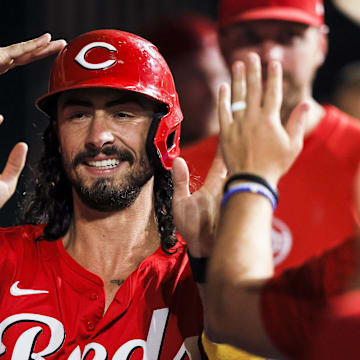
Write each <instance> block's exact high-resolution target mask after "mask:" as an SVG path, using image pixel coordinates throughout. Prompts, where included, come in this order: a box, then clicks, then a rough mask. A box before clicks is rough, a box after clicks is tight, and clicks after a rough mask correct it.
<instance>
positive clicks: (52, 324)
mask: <svg viewBox="0 0 360 360" xmlns="http://www.w3.org/2000/svg"><path fill="white" fill-rule="evenodd" d="M19 322H37V323H41V324H45V325H47V326H48V327H49V328H50V332H51V337H50V341H49V344H48V346H47V347H46V348H45V349H44V350H42V351H40V352H39V353H32V350H33V349H34V347H35V342H36V339H37V336H38V334H39V333H40V332H41V331H42V329H41V327H40V326H35V327H33V328H31V329H29V330H27V331H25V332H24V333H23V334H22V335H21V336H19V338H18V340H17V341H16V344H15V347H14V350H13V356H12V357H11V358H12V359H33V360H44V356H47V355H50V354H53V353H55V352H56V351H58V350H59V349H60V348H61V346H62V344H63V343H64V340H65V330H64V327H63V325H62V323H61V322H60V321H58V320H56V319H54V318H52V317H49V316H44V315H38V314H17V315H12V316H9V317H8V318H6V319H5V320H4V321H2V322H1V324H0V355H2V354H4V353H5V351H6V347H5V345H4V344H3V342H2V339H3V334H4V332H5V331H6V330H7V329H8V328H9V327H10V326H13V325H15V324H17V323H19Z"/></svg>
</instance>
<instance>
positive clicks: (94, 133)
mask: <svg viewBox="0 0 360 360" xmlns="http://www.w3.org/2000/svg"><path fill="white" fill-rule="evenodd" d="M113 143H114V135H113V132H112V130H111V128H110V127H109V124H108V122H107V119H106V115H105V114H104V112H103V111H96V112H95V114H94V117H93V119H92V120H91V123H90V127H89V130H88V134H87V139H86V146H87V147H93V148H97V149H102V148H103V147H104V146H105V145H111V144H113Z"/></svg>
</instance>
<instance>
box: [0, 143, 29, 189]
mask: <svg viewBox="0 0 360 360" xmlns="http://www.w3.org/2000/svg"><path fill="white" fill-rule="evenodd" d="M27 150H28V146H27V144H25V143H23V142H20V143H18V144H16V145H15V146H14V148H13V149H12V150H11V152H10V155H9V158H8V161H7V163H6V166H5V169H4V171H3V173H2V174H1V179H2V180H3V181H5V182H7V183H8V184H10V185H11V183H14V182H15V184H16V183H17V180H18V178H19V176H20V173H21V171H22V169H23V168H24V165H25V160H26V154H27Z"/></svg>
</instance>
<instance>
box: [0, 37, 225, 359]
mask: <svg viewBox="0 0 360 360" xmlns="http://www.w3.org/2000/svg"><path fill="white" fill-rule="evenodd" d="M44 43H46V44H44ZM34 44H35V45H36V46H35V45H34ZM55 45H57V47H56V46H55ZM55 45H54V43H49V39H48V35H47V37H46V38H45V39H44V38H40V40H34V41H33V42H31V41H30V42H25V43H23V44H17V45H14V46H13V47H9V48H2V49H1V54H3V55H4V57H3V58H0V61H1V64H2V65H1V66H2V68H3V69H4V67H6V66H7V68H9V67H12V66H14V65H17V64H21V63H24V62H25V61H22V59H23V58H27V60H28V61H31V60H33V59H36V58H37V57H38V56H39V54H40V55H47V54H48V53H50V50H52V51H58V50H59V49H60V48H61V47H63V46H64V44H63V43H60V44H59V43H55ZM38 48H39V50H37V49H38ZM2 59H5V60H2ZM37 107H38V108H39V109H40V110H41V111H42V112H43V113H45V114H46V115H47V116H48V118H49V124H48V127H47V129H46V130H45V132H44V136H43V140H44V154H43V156H42V158H41V160H40V162H39V168H38V174H37V175H36V178H35V179H33V180H32V183H33V185H34V190H33V191H32V192H30V193H28V196H27V198H26V199H25V201H24V214H23V219H24V222H25V224H26V225H24V226H17V227H9V228H4V229H1V230H0V247H1V254H2V256H1V260H0V274H1V279H2V281H1V300H0V305H1V306H0V358H3V359H10V358H11V359H45V358H46V359H69V360H70V359H71V360H74V359H85V358H88V357H91V358H93V359H97V360H100V359H104V360H105V359H114V360H115V359H117V360H120V359H130V358H131V359H134V360H135V359H149V360H150V359H151V360H152V359H154V360H155V359H162V360H169V359H174V360H176V359H178V360H180V359H202V358H205V354H204V352H203V350H202V348H201V345H200V343H201V342H200V340H199V335H200V334H201V332H202V328H203V315H202V305H201V301H200V297H199V292H198V287H197V285H196V283H195V282H194V280H193V278H192V275H191V272H190V267H189V261H188V256H187V251H189V252H190V253H191V254H192V255H193V256H195V257H201V256H204V255H208V254H206V253H203V252H202V250H201V247H199V244H200V243H201V242H200V241H194V242H193V243H192V245H190V247H187V246H186V245H185V243H184V241H183V240H182V239H181V238H180V237H179V236H178V235H177V234H176V233H175V226H174V221H173V215H172V205H173V204H172V199H173V202H174V204H175V205H176V206H175V207H174V216H175V217H176V219H177V221H178V222H179V224H180V226H179V228H180V229H181V230H182V231H184V233H185V234H186V231H185V230H186V222H181V220H182V218H183V217H184V215H186V214H184V212H182V210H183V209H184V208H185V207H186V204H190V206H195V207H196V208H199V206H201V204H200V205H199V206H197V202H201V201H203V200H204V201H205V202H206V199H207V194H205V193H204V194H203V195H204V196H202V195H201V192H198V193H197V195H196V197H193V196H190V195H189V194H188V192H187V189H186V184H185V183H184V181H183V180H184V179H183V178H182V177H181V172H180V173H178V171H177V170H176V168H174V182H173V181H172V176H171V169H172V167H173V160H174V158H176V157H177V156H178V155H179V136H180V124H181V121H182V113H181V110H180V107H179V103H178V96H177V93H176V90H175V87H174V82H173V78H172V75H171V72H170V70H169V68H168V66H167V64H166V63H165V61H164V59H163V58H162V56H161V55H160V54H159V52H158V50H157V49H156V47H155V46H154V45H152V44H151V43H150V42H148V41H146V40H144V39H143V38H140V37H138V36H135V35H133V34H130V33H127V32H123V31H119V30H96V31H93V32H89V33H86V34H83V35H81V36H79V37H77V38H76V39H74V40H73V41H71V42H70V43H69V44H68V45H66V47H64V48H63V49H62V51H61V52H60V53H59V55H58V56H57V58H56V60H55V62H54V64H53V67H52V70H51V76H50V82H49V91H48V92H47V93H46V94H45V95H44V96H42V97H41V98H40V99H38V100H37ZM26 150H27V147H26V145H25V144H24V143H20V144H18V145H16V147H15V148H14V150H13V151H12V153H11V154H10V156H9V160H8V163H7V165H6V167H5V169H4V171H3V173H2V174H1V178H0V188H1V192H0V194H1V195H0V196H1V198H0V200H1V201H0V205H1V206H2V205H3V204H4V203H5V202H6V200H7V199H8V198H9V197H10V196H11V194H12V193H13V191H14V190H15V187H16V182H17V179H18V176H19V174H20V172H21V169H22V167H23V165H24V162H25V157H26ZM180 167H181V166H180ZM221 171H224V168H223V166H222V164H221V162H218V166H217V168H214V174H220V172H221ZM179 175H180V176H179ZM210 180H211V179H210ZM216 183H217V182H216ZM216 183H214V184H213V183H211V182H209V184H208V186H209V187H211V188H212V189H215V188H216V187H217V184H216ZM173 188H174V190H175V193H174V196H173ZM218 188H219V191H220V187H219V186H218ZM197 220H199V221H200V219H195V218H193V219H192V225H194V222H195V221H197ZM198 228H199V229H202V230H203V226H201V224H200V223H199V226H198ZM192 235H193V238H194V239H195V236H199V237H200V234H195V233H193V234H192ZM205 236H206V233H205ZM199 239H200V238H199ZM195 240H196V239H195Z"/></svg>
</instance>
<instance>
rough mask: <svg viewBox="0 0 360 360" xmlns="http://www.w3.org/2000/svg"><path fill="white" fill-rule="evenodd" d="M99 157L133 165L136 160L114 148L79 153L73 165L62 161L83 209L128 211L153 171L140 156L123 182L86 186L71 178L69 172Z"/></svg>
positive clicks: (107, 180)
mask: <svg viewBox="0 0 360 360" xmlns="http://www.w3.org/2000/svg"><path fill="white" fill-rule="evenodd" d="M98 154H105V155H116V157H117V158H118V159H119V160H120V162H121V161H127V162H128V163H129V164H130V165H134V162H135V159H134V157H133V155H132V154H131V153H130V151H128V150H126V149H118V148H116V147H115V146H109V147H105V148H103V149H101V150H97V149H91V148H89V149H87V150H85V151H83V152H81V153H79V154H78V155H77V156H76V157H75V158H74V160H73V161H70V160H68V159H65V158H63V165H64V169H65V173H66V175H67V177H68V179H69V181H70V183H71V185H72V186H73V188H74V190H75V191H76V193H77V195H78V196H79V198H80V200H81V201H82V202H83V204H84V205H86V206H87V207H89V208H90V209H93V210H97V211H100V212H112V211H118V210H123V209H126V208H128V207H130V206H131V205H132V204H133V203H134V202H135V200H136V199H137V198H138V196H139V194H140V192H141V189H142V187H143V186H144V185H145V184H146V183H147V182H148V181H149V180H150V179H151V178H152V176H153V175H154V171H153V168H152V167H151V165H150V162H149V160H148V159H147V156H146V154H145V153H143V154H141V156H140V160H139V163H138V164H135V165H134V168H133V170H132V171H131V172H130V173H128V174H127V175H126V176H125V177H124V178H123V179H121V180H119V179H115V178H112V177H100V178H98V179H96V180H95V182H94V183H92V184H91V185H87V184H85V181H84V179H82V178H74V177H73V176H72V173H71V169H74V168H76V167H77V166H79V165H80V164H82V163H83V162H84V160H85V159H87V160H89V159H91V158H92V157H95V156H97V155H98Z"/></svg>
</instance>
